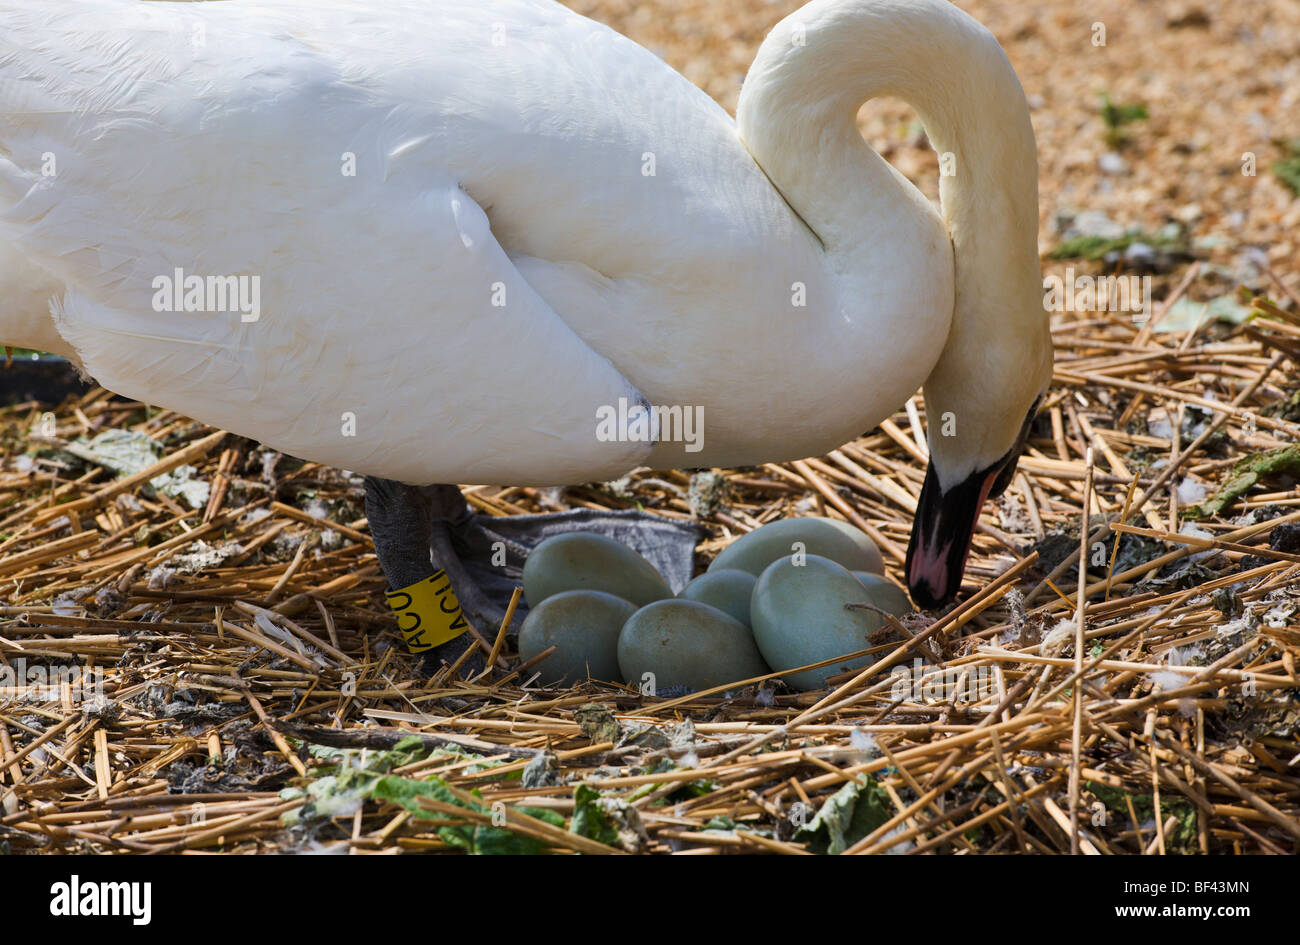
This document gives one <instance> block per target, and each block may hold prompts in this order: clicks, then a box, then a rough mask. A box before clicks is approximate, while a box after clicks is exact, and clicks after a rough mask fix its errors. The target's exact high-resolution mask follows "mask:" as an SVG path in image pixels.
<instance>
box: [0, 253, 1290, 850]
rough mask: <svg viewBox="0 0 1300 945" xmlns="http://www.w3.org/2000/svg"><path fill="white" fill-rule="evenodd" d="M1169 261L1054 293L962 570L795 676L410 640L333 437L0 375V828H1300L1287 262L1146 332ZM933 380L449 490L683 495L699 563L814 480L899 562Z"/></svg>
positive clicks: (727, 835)
mask: <svg viewBox="0 0 1300 945" xmlns="http://www.w3.org/2000/svg"><path fill="white" fill-rule="evenodd" d="M1190 281H1191V280H1190V278H1187V277H1184V278H1183V279H1182V280H1181V281H1180V282H1179V283H1178V284H1177V285H1175V286H1173V287H1172V288H1171V289H1170V290H1169V292H1168V293H1167V295H1166V298H1165V300H1164V302H1163V303H1162V305H1161V306H1160V308H1159V310H1158V311H1157V312H1156V313H1155V315H1154V317H1153V318H1152V319H1151V320H1150V321H1148V322H1147V323H1145V324H1141V325H1138V324H1134V323H1133V322H1132V321H1131V320H1130V319H1127V318H1120V317H1104V318H1100V319H1086V318H1084V317H1083V316H1078V317H1067V318H1062V319H1058V324H1057V328H1056V341H1057V345H1058V361H1057V371H1056V383H1055V385H1054V387H1053V389H1052V391H1051V393H1050V395H1049V397H1048V399H1047V401H1046V404H1045V406H1044V409H1043V411H1042V412H1041V414H1040V418H1039V421H1038V423H1037V424H1036V426H1035V429H1034V431H1033V435H1032V436H1031V439H1030V442H1029V445H1028V448H1027V451H1026V453H1025V455H1024V457H1023V458H1022V460H1021V463H1020V467H1019V472H1018V473H1017V475H1016V477H1015V479H1014V481H1013V484H1012V486H1011V487H1010V488H1009V490H1008V491H1007V493H1006V494H1005V495H1004V496H1003V497H1002V498H1001V499H999V500H997V501H996V502H993V503H990V504H989V505H988V506H986V508H985V514H984V517H983V519H982V521H981V524H980V528H979V531H978V533H977V536H976V539H975V544H974V549H973V552H972V555H971V560H970V563H969V565H968V568H967V571H966V580H965V586H964V590H963V595H962V598H961V599H960V600H959V602H958V603H957V604H956V605H955V606H954V607H952V608H951V609H950V610H949V611H947V612H945V613H942V614H940V615H934V614H919V613H918V614H913V615H911V616H909V617H907V618H905V619H904V620H901V621H892V622H891V627H890V629H889V631H888V632H887V633H884V634H882V635H880V636H879V637H878V638H875V639H871V640H867V641H864V642H865V645H866V648H867V649H869V651H870V652H872V653H873V654H874V655H875V657H876V661H875V662H874V663H873V664H872V665H871V666H869V667H868V668H867V669H865V670H863V671H861V672H857V673H854V674H849V675H848V676H847V677H841V678H839V679H834V680H832V682H833V683H835V685H834V686H833V687H832V688H830V689H828V690H823V691H818V692H802V693H801V692H794V691H791V690H789V689H787V688H785V686H784V685H783V684H782V683H781V682H780V676H779V675H777V674H773V675H772V676H771V677H766V678H763V679H755V680H748V681H744V682H742V683H739V684H737V685H735V686H732V687H729V688H727V689H725V690H713V691H705V692H699V693H692V694H689V695H686V696H682V697H680V698H672V699H665V698H656V697H654V696H650V695H643V694H642V693H640V692H638V691H636V690H635V689H632V688H629V687H625V686H618V685H614V684H608V683H601V682H588V683H586V684H584V685H581V686H578V687H575V688H571V689H549V690H548V689H542V688H538V687H537V686H536V685H535V683H534V679H533V675H534V674H533V672H532V669H531V667H529V666H526V665H525V666H519V665H518V664H517V661H516V659H515V656H514V653H513V652H512V650H511V647H510V644H509V642H508V641H509V635H508V634H507V633H505V632H504V630H505V628H504V627H503V628H480V629H481V630H483V631H485V632H484V633H482V634H481V641H480V640H475V641H473V642H472V643H471V646H481V647H483V648H485V649H486V650H488V651H489V652H490V654H491V662H490V665H489V668H488V670H486V671H485V672H484V673H481V674H479V675H478V676H476V677H475V678H468V679H467V678H463V677H462V675H461V673H460V668H459V666H457V667H449V666H445V665H444V667H443V668H442V670H440V671H439V672H437V673H435V674H434V675H433V676H432V677H431V678H429V677H426V676H423V675H421V674H420V673H419V672H418V671H417V666H416V664H415V662H414V660H413V659H412V658H411V657H410V656H409V655H408V654H406V653H405V652H404V651H403V649H402V645H401V642H400V640H399V638H398V637H397V635H396V632H395V627H394V625H393V622H392V619H391V617H390V615H389V614H388V613H387V612H386V610H385V606H384V601H383V597H382V592H383V590H384V581H383V578H382V576H381V575H380V573H379V569H378V566H377V562H376V560H375V557H374V553H373V548H372V546H371V543H370V540H369V537H368V535H367V532H366V521H365V519H364V518H363V517H362V514H363V513H362V484H361V481H360V479H359V478H358V477H355V476H349V475H347V474H344V473H340V472H338V471H336V470H333V469H329V468H326V467H321V466H318V465H314V464H311V463H302V462H298V461H296V460H292V459H290V458H287V457H282V456H280V455H279V454H277V453H274V452H271V451H269V450H266V449H264V448H262V447H260V446H259V445H258V444H255V443H253V442H251V441H247V440H243V439H241V438H238V437H235V436H231V435H227V434H225V433H223V432H220V431H213V430H211V429H209V428H207V427H204V426H201V425H199V424H196V423H194V422H192V421H190V420H188V419H186V418H183V417H180V416H178V415H176V414H173V413H171V412H168V411H162V412H158V411H156V410H153V409H150V408H148V407H147V406H145V405H143V404H139V403H133V402H129V401H124V400H122V399H119V398H117V397H115V396H113V395H111V394H109V393H107V392H106V391H103V390H101V389H94V390H91V391H90V392H89V393H86V394H84V395H81V396H77V397H73V398H70V399H68V400H67V401H65V402H64V403H63V405H62V406H61V407H59V408H58V409H57V410H49V409H48V408H47V407H46V406H44V405H40V404H36V403H31V402H29V403H24V404H18V405H15V406H13V407H11V408H8V409H7V410H5V411H4V412H3V414H0V423H3V431H4V432H3V435H4V438H5V440H4V443H5V454H6V458H5V462H4V466H3V472H2V473H0V536H2V537H0V577H2V578H3V580H4V582H5V586H6V593H5V603H4V606H3V607H2V608H0V672H6V671H7V672H8V674H9V675H8V676H7V677H5V678H0V682H3V683H5V684H6V686H5V688H3V689H0V698H2V699H3V701H0V799H2V801H3V809H2V812H0V844H2V845H4V846H5V847H6V848H7V849H9V850H11V851H14V852H27V851H49V852H56V851H67V852H97V853H100V852H116V851H121V852H163V851H182V850H199V849H206V850H220V851H226V852H247V851H268V850H276V849H288V850H297V849H316V848H325V849H338V850H340V851H341V850H352V851H355V852H395V851H406V852H416V851H456V850H471V851H474V852H495V851H507V852H517V851H524V850H528V851H533V850H535V851H541V850H548V851H564V850H568V851H577V852H593V853H594V852H616V851H629V852H658V853H666V852H684V853H726V852H741V851H744V852H770V853H803V852H809V851H815V852H823V851H831V852H841V851H849V852H889V851H892V852H911V853H922V852H932V851H933V852H960V851H965V852H993V851H998V852H1013V851H1020V852H1067V851H1076V850H1077V851H1082V852H1085V853H1153V852H1189V853H1190V852H1203V853H1220V852H1251V853H1255V852H1268V853H1284V852H1294V851H1295V850H1296V847H1297V838H1300V786H1298V782H1297V780H1296V777H1295V771H1296V764H1297V760H1298V758H1300V740H1298V739H1297V734H1296V726H1297V724H1298V723H1300V703H1298V702H1297V692H1298V690H1297V686H1298V685H1300V677H1297V675H1296V656H1297V651H1298V650H1300V625H1298V623H1297V620H1296V618H1295V613H1296V612H1297V610H1300V593H1298V592H1297V591H1296V590H1295V584H1296V577H1297V574H1300V496H1298V495H1297V491H1296V489H1295V488H1294V485H1293V483H1294V479H1295V477H1296V476H1300V457H1297V456H1296V455H1295V451H1296V449H1297V448H1296V447H1295V446H1294V445H1293V443H1294V441H1295V435H1296V433H1297V432H1300V428H1298V427H1297V423H1296V420H1297V419H1298V418H1300V412H1298V411H1297V408H1296V407H1295V404H1296V401H1297V397H1298V394H1297V391H1296V389H1295V388H1294V387H1292V386H1290V379H1291V378H1293V377H1294V376H1295V371H1296V368H1297V366H1300V353H1298V352H1300V316H1298V315H1297V314H1296V313H1297V312H1300V299H1296V298H1294V297H1291V296H1289V295H1288V294H1287V293H1286V292H1285V290H1284V289H1283V290H1281V291H1280V293H1279V299H1280V300H1281V301H1278V302H1275V301H1273V300H1272V299H1270V298H1268V297H1265V296H1260V297H1257V298H1255V299H1253V313H1254V315H1255V316H1256V317H1255V318H1254V319H1252V320H1250V321H1248V322H1246V323H1245V324H1240V325H1238V324H1219V323H1206V324H1201V325H1198V326H1197V327H1196V328H1195V329H1192V330H1188V331H1180V332H1170V333H1163V332H1161V331H1160V330H1159V320H1160V318H1161V317H1162V316H1163V314H1164V313H1165V312H1167V311H1169V310H1170V308H1171V307H1172V306H1173V305H1174V304H1175V302H1176V301H1177V299H1178V297H1179V296H1180V295H1181V294H1182V293H1183V292H1184V290H1185V289H1186V287H1187V285H1188V284H1189V282H1190ZM1279 286H1281V283H1279ZM922 410H923V405H922V403H921V401H920V398H919V397H918V398H914V399H913V401H912V402H910V403H909V404H907V405H906V409H904V410H902V411H900V412H899V413H898V414H897V415H896V416H895V417H894V418H892V419H891V420H889V421H886V422H885V423H883V424H881V426H880V427H879V428H878V429H877V430H875V431H872V432H871V433H870V434H868V435H866V436H863V437H862V438H860V439H858V440H857V441H855V442H853V443H849V444H846V445H844V446H843V447H842V448H840V449H838V450H835V451H833V452H831V453H829V454H828V455H826V456H823V457H819V458H809V459H806V460H802V461H796V462H792V463H787V464H771V465H765V466H762V467H754V468H748V469H740V470H715V471H712V472H706V473H696V474H695V475H694V476H690V475H688V474H686V473H683V472H679V471H671V470H670V471H650V470H639V471H637V472H635V473H634V474H633V475H632V476H631V477H629V478H627V479H624V480H620V481H619V482H617V483H609V484H590V485H586V486H582V487H575V488H570V489H567V490H560V491H556V490H532V489H525V488H506V489H502V488H496V487H481V486H472V485H470V486H466V487H465V492H466V495H467V497H468V498H469V500H470V502H471V504H472V505H473V506H474V507H475V508H476V509H477V510H478V511H480V512H483V513H486V514H491V515H510V514H516V513H522V512H533V511H545V510H548V509H553V508H555V507H557V506H561V507H603V508H629V507H635V506H637V505H639V506H641V507H643V508H646V509H650V510H653V511H654V512H656V513H657V514H660V515H664V516H668V517H674V518H681V519H694V520H696V521H699V522H700V523H701V524H703V525H704V526H705V527H706V528H707V530H708V532H709V536H710V537H708V538H707V539H706V540H705V541H703V542H702V543H701V545H700V546H699V549H698V564H699V566H700V567H701V568H703V567H704V566H705V565H706V564H707V562H708V560H710V559H711V557H712V556H713V555H714V554H715V553H716V552H717V550H718V549H720V548H721V547H723V546H725V544H726V543H727V542H729V541H730V540H732V539H734V537H735V536H736V535H738V534H740V533H742V532H745V531H748V530H750V529H753V528H755V527H757V526H759V525H761V524H763V523H765V522H769V521H772V520H774V519H777V518H780V517H784V516H790V515H800V514H820V515H829V516H834V517H839V518H842V519H845V520H847V521H850V522H852V523H854V524H856V525H857V526H859V527H860V528H862V529H864V530H865V531H867V532H868V533H869V534H871V535H872V536H873V537H874V538H875V540H876V541H877V542H878V544H879V545H880V547H881V550H882V551H883V553H884V555H885V559H886V562H887V565H888V566H889V568H890V570H891V573H893V574H895V575H897V573H898V568H899V566H900V565H901V562H902V559H903V555H904V553H905V548H906V540H907V535H908V531H909V528H910V523H911V517H912V513H913V511H914V507H915V503H916V498H917V496H918V494H919V490H920V486H921V482H922V474H923V465H922V463H923V461H924V459H925V445H924V444H925V439H924V437H923V435H922V430H923V414H922ZM142 456H143V457H144V458H143V459H141V457H142ZM132 457H134V462H135V466H134V467H132V466H131V465H130V463H131V462H132ZM132 469H134V471H131V470H132ZM1081 564H1082V566H1083V573H1084V575H1085V578H1086V580H1085V592H1084V594H1083V595H1082V597H1081V596H1080V593H1079V573H1080V565H1081Z"/></svg>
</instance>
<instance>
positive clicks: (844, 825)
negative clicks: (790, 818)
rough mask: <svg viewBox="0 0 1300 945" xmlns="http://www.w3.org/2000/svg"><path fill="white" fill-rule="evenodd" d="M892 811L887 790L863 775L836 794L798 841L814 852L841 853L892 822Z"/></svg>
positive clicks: (798, 837)
mask: <svg viewBox="0 0 1300 945" xmlns="http://www.w3.org/2000/svg"><path fill="white" fill-rule="evenodd" d="M891 810H892V806H891V804H890V802H889V795H888V794H886V793H885V789H884V788H882V787H881V786H880V785H879V784H878V783H877V782H876V779H875V778H873V777H871V776H870V775H863V776H862V777H861V778H860V779H858V780H856V781H850V782H849V783H848V784H846V785H844V787H842V788H840V789H839V790H838V791H837V792H836V793H835V794H833V795H832V796H831V797H830V798H829V799H828V800H827V801H826V803H824V804H823V805H822V807H821V810H819V811H818V812H817V816H816V817H814V818H813V819H812V821H811V822H810V823H808V824H807V825H806V826H804V827H801V828H800V829H799V830H798V831H796V832H795V835H794V839H795V842H796V843H807V844H808V848H809V849H810V850H812V851H813V852H814V853H834V854H840V853H843V852H844V851H845V850H847V849H848V848H849V847H851V846H853V844H855V843H857V842H858V841H859V840H861V839H862V838H863V837H865V836H867V835H868V834H870V833H871V832H872V831H873V830H875V829H876V828H877V827H879V826H880V825H881V824H883V823H884V822H885V821H887V820H889V818H890V817H891V816H892V815H891V813H890V812H891Z"/></svg>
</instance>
